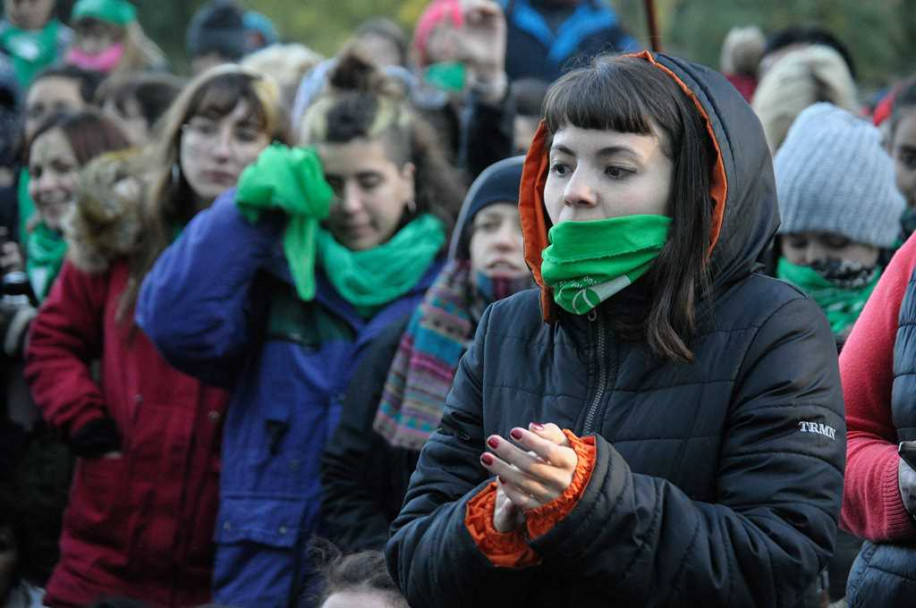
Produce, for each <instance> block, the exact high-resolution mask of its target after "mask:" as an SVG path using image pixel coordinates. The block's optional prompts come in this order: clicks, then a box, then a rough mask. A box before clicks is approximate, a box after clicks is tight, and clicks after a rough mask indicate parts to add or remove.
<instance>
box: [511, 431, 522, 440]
mask: <svg viewBox="0 0 916 608" xmlns="http://www.w3.org/2000/svg"><path fill="white" fill-rule="evenodd" d="M509 434H510V435H512V439H521V438H522V437H523V436H524V435H523V434H522V430H521V429H512V432H510V433H509Z"/></svg>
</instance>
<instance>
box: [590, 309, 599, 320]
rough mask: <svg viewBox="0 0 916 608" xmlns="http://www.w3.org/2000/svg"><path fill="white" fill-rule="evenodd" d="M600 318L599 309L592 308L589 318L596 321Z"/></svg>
mask: <svg viewBox="0 0 916 608" xmlns="http://www.w3.org/2000/svg"><path fill="white" fill-rule="evenodd" d="M597 318H598V311H597V310H596V309H594V308H593V309H591V310H590V311H588V320H589V321H591V322H594V321H595V319H597Z"/></svg>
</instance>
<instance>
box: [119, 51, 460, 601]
mask: <svg viewBox="0 0 916 608" xmlns="http://www.w3.org/2000/svg"><path fill="white" fill-rule="evenodd" d="M401 93H402V91H401V89H400V87H398V86H396V84H395V83H392V82H391V81H390V80H389V79H388V78H387V77H385V76H384V74H382V73H381V72H379V71H378V70H377V69H376V68H375V67H374V66H373V65H372V64H371V63H369V62H368V61H366V60H365V59H363V58H361V57H359V56H358V55H357V54H354V53H350V54H345V55H344V56H343V57H341V58H340V60H339V63H338V65H337V67H336V68H335V70H334V72H333V73H332V74H331V77H330V87H329V88H328V92H327V93H326V95H325V97H323V98H321V99H319V100H318V101H316V103H314V104H313V105H312V106H311V107H310V108H309V110H308V113H307V114H306V115H305V116H304V118H303V122H302V125H301V128H300V133H299V139H300V142H301V143H302V144H305V145H307V146H309V147H302V148H292V149H291V148H287V147H284V146H273V147H271V148H269V149H268V150H266V151H265V152H264V153H262V154H261V156H260V158H259V159H258V161H257V162H256V163H255V165H253V166H252V167H251V168H250V169H248V170H246V171H245V173H243V175H242V177H241V179H240V181H239V184H238V188H237V189H236V190H234V191H230V192H227V193H226V194H224V195H223V196H222V197H220V198H219V199H218V200H217V201H216V203H215V204H214V205H213V207H211V208H210V209H209V210H207V211H205V212H203V213H201V214H199V215H198V216H197V217H196V218H195V219H194V220H192V221H191V223H190V224H189V225H188V226H187V228H186V229H185V230H184V233H183V234H182V236H181V237H180V238H179V239H178V240H177V241H176V242H175V243H174V244H173V245H172V246H171V247H170V248H169V249H168V250H166V251H165V253H164V254H163V255H162V256H161V258H160V259H159V261H158V262H157V263H156V265H155V267H154V268H153V270H152V272H151V273H150V274H149V275H148V277H147V279H146V281H145V282H144V284H143V288H142V290H141V293H140V300H139V306H138V312H137V321H138V323H139V325H140V327H141V328H143V330H144V331H145V332H146V333H147V334H148V335H149V336H151V337H152V339H153V342H154V343H155V344H156V345H157V347H158V348H159V350H160V351H161V352H162V353H163V354H164V355H165V357H166V358H167V359H168V360H169V361H171V362H172V363H173V364H174V365H175V366H177V367H178V368H179V369H182V370H184V371H186V372H187V373H190V374H192V375H194V376H197V377H198V378H201V379H204V380H206V381H207V382H212V383H215V384H218V385H219V386H223V387H225V388H226V389H228V390H229V391H230V392H231V399H230V403H229V406H228V413H227V418H226V427H225V436H224V443H223V469H222V481H221V489H220V513H219V517H218V520H217V525H216V542H217V557H216V571H215V573H214V596H215V599H216V601H218V602H222V603H226V604H232V605H234V606H281V605H288V604H290V603H291V602H292V601H293V600H294V599H295V598H297V597H298V596H299V595H300V594H301V593H302V591H303V589H304V588H305V587H306V586H307V585H308V582H309V581H308V579H309V569H308V567H307V565H306V559H307V549H308V540H309V537H310V536H311V535H312V534H313V533H314V532H315V531H316V530H315V528H316V524H317V518H318V507H319V503H320V498H321V488H320V483H319V468H320V460H321V452H322V450H323V449H324V445H325V442H326V440H327V438H328V437H329V436H330V434H331V433H332V432H333V430H334V427H335V426H336V424H337V420H338V418H339V416H340V407H341V400H342V395H343V392H344V390H345V389H346V387H347V384H348V382H349V380H350V376H351V374H352V372H353V370H354V369H355V367H356V365H357V364H358V362H359V360H360V358H361V356H362V355H363V353H364V352H365V350H366V348H367V346H368V345H369V344H370V343H372V341H373V340H374V339H375V337H376V336H378V335H379V334H380V332H382V330H383V329H385V328H386V327H388V326H389V325H390V324H392V323H395V322H399V321H401V320H402V319H403V318H404V317H406V316H408V315H409V314H410V313H411V312H412V311H413V309H414V308H415V307H416V306H417V304H418V303H419V302H420V299H421V298H422V296H423V293H424V292H425V290H426V289H427V288H428V287H429V285H430V284H431V283H432V281H433V279H434V278H435V276H436V274H437V273H438V271H439V270H440V268H441V264H442V260H443V257H444V247H445V244H446V241H447V238H448V234H449V232H450V229H451V226H452V223H453V221H454V216H455V213H456V212H457V209H458V207H459V205H460V202H461V195H462V192H461V188H460V187H459V186H458V185H457V184H458V182H457V179H456V176H455V175H454V172H453V171H452V170H451V169H450V168H449V167H448V166H447V165H446V164H445V162H444V160H443V155H442V151H441V149H440V148H439V146H438V144H437V142H436V140H435V139H434V137H433V135H432V133H430V131H429V129H428V127H427V126H426V125H425V124H424V123H423V122H422V121H421V120H420V119H419V118H418V117H417V116H416V115H415V114H414V112H413V111H412V110H411V108H410V106H409V104H408V103H407V102H406V101H405V99H404V98H403V96H402V94H401Z"/></svg>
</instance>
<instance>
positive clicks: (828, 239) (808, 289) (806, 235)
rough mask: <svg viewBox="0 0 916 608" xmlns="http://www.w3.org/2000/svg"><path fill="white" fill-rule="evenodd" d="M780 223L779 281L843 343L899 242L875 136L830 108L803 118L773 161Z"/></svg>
mask: <svg viewBox="0 0 916 608" xmlns="http://www.w3.org/2000/svg"><path fill="white" fill-rule="evenodd" d="M774 168H775V172H776V189H777V191H778V193H779V211H780V215H781V217H782V224H781V225H780V227H779V234H780V238H779V240H778V245H777V254H778V262H777V267H776V274H777V276H778V277H779V278H780V279H783V280H784V281H788V282H789V283H792V284H793V285H795V286H796V287H798V288H799V289H801V290H802V291H804V292H805V293H807V294H808V295H809V296H810V297H811V298H812V299H814V301H815V302H816V303H817V304H818V306H820V307H821V310H823V311H824V314H825V315H826V316H827V320H828V321H829V322H830V327H831V329H833V333H834V335H835V336H836V340H837V345H838V346H842V344H843V343H844V342H845V341H846V337H847V336H848V335H849V332H850V331H852V326H853V324H854V323H855V321H856V319H857V318H858V316H859V313H860V312H862V308H863V307H864V306H865V302H866V301H867V300H868V297H869V296H870V295H871V293H872V290H874V288H875V285H876V284H877V283H878V279H879V278H880V276H881V271H882V269H883V266H884V262H886V261H887V259H888V258H889V256H888V255H887V253H888V252H889V251H890V249H891V248H892V247H893V245H894V243H895V241H896V240H897V237H898V234H899V230H900V216H901V215H902V214H903V212H904V209H905V208H906V204H905V201H904V197H903V196H902V195H901V193H900V192H899V191H898V190H897V188H896V182H895V177H894V165H893V161H892V160H891V157H890V156H889V155H888V153H887V152H886V151H885V149H884V147H883V146H882V145H881V134H880V132H879V131H878V129H876V128H874V127H873V126H871V125H870V124H869V123H867V122H866V121H864V120H862V119H860V118H858V117H856V116H853V115H852V114H850V113H849V112H847V111H845V110H842V109H840V108H838V107H836V106H834V105H831V104H828V103H818V104H815V105H813V106H811V107H809V108H807V109H806V110H805V111H804V112H802V113H801V114H800V115H799V117H798V118H797V119H796V120H795V122H794V123H793V124H792V128H791V129H790V130H789V133H788V136H787V137H786V140H785V143H784V144H783V146H782V147H780V149H779V152H778V153H777V154H776V157H775V159H774Z"/></svg>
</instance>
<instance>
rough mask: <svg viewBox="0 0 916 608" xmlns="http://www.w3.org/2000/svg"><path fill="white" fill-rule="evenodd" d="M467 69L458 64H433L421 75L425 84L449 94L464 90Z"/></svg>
mask: <svg viewBox="0 0 916 608" xmlns="http://www.w3.org/2000/svg"><path fill="white" fill-rule="evenodd" d="M467 72H468V71H467V68H466V67H465V65H464V64H463V63H460V62H453V61H450V62H442V63H434V64H432V65H431V66H429V67H428V68H426V72H425V73H424V75H423V79H424V80H425V81H426V82H427V84H429V85H432V86H434V87H436V88H437V89H442V90H443V91H448V92H450V93H455V92H460V91H463V90H464V87H465V84H466V83H467V75H468V74H467Z"/></svg>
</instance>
